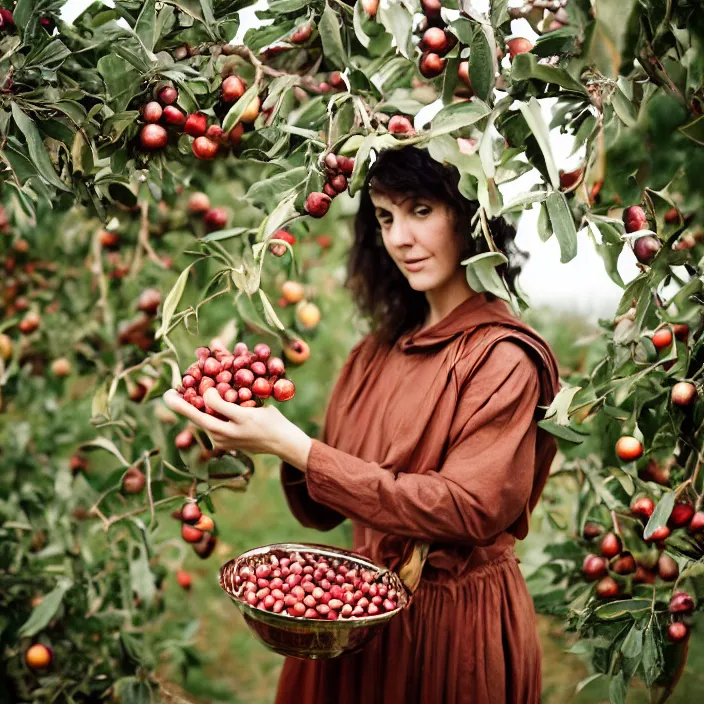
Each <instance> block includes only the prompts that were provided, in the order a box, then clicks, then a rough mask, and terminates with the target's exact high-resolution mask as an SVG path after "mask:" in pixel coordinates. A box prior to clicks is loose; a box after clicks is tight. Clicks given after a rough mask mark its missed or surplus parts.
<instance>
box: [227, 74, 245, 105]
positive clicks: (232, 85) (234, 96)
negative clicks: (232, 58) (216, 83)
mask: <svg viewBox="0 0 704 704" xmlns="http://www.w3.org/2000/svg"><path fill="white" fill-rule="evenodd" d="M246 90H247V86H246V84H245V82H244V81H243V80H242V79H241V78H240V77H239V76H228V77H227V78H226V79H225V80H224V81H223V82H222V99H223V100H224V101H225V102H226V103H234V102H235V101H236V100H239V99H240V98H241V97H242V96H243V95H244V93H245V91H246Z"/></svg>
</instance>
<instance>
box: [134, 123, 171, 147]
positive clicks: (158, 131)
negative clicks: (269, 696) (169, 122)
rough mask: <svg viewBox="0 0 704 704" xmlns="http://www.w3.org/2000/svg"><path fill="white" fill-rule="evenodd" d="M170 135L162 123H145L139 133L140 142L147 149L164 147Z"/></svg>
mask: <svg viewBox="0 0 704 704" xmlns="http://www.w3.org/2000/svg"><path fill="white" fill-rule="evenodd" d="M168 139H169V135H168V134H167V132H166V130H165V129H164V128H163V127H162V126H161V125H145V126H144V127H142V129H141V131H140V133H139V143H140V144H141V145H142V146H143V147H144V148H145V149H162V148H163V147H165V146H166V143H167V142H168Z"/></svg>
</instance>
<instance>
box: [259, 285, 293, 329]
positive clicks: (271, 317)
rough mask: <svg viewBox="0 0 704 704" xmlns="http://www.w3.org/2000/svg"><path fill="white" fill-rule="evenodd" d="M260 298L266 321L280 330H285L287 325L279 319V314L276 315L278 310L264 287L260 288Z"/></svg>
mask: <svg viewBox="0 0 704 704" xmlns="http://www.w3.org/2000/svg"><path fill="white" fill-rule="evenodd" d="M259 298H260V299H261V302H262V306H264V317H265V318H266V322H267V323H269V325H272V326H273V327H276V328H278V329H279V330H285V329H286V326H285V325H284V324H283V323H282V322H281V321H280V320H279V316H278V315H276V311H275V310H274V307H273V306H272V305H271V301H270V300H269V298H268V296H267V295H266V293H264V291H262V289H259Z"/></svg>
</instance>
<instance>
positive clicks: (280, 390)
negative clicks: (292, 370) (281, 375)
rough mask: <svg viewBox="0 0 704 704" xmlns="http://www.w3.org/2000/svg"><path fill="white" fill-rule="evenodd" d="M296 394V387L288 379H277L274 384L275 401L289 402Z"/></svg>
mask: <svg viewBox="0 0 704 704" xmlns="http://www.w3.org/2000/svg"><path fill="white" fill-rule="evenodd" d="M295 394H296V387H295V386H294V384H293V382H292V381H291V380H290V379H279V380H278V381H277V382H276V383H275V384H274V398H275V399H276V400H277V401H290V400H291V399H292V398H293V397H294V396H295Z"/></svg>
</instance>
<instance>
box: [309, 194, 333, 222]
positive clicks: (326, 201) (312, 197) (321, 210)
mask: <svg viewBox="0 0 704 704" xmlns="http://www.w3.org/2000/svg"><path fill="white" fill-rule="evenodd" d="M331 202H332V199H331V198H330V196H328V195H326V194H325V193H320V192H319V191H313V192H312V193H310V194H308V197H307V198H306V202H305V206H304V208H305V211H306V212H307V213H308V214H309V215H310V216H311V217H314V218H322V217H325V214H326V213H327V212H328V208H330V203H331Z"/></svg>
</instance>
